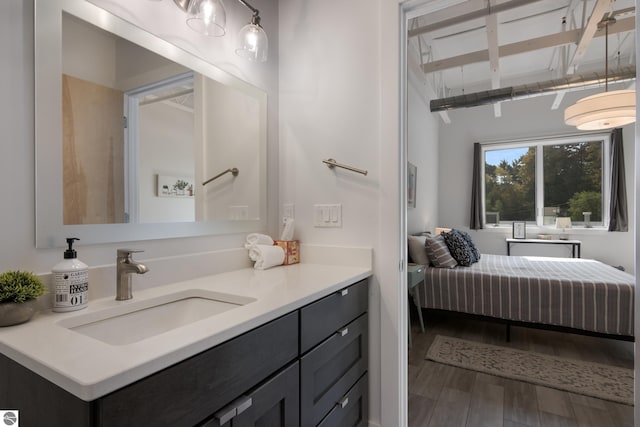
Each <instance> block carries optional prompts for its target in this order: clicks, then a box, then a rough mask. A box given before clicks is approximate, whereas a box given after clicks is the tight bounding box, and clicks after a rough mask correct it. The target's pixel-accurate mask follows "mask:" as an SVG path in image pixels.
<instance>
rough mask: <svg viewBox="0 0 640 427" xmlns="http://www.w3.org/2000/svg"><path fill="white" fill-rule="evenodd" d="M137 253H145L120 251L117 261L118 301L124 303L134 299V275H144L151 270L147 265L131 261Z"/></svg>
mask: <svg viewBox="0 0 640 427" xmlns="http://www.w3.org/2000/svg"><path fill="white" fill-rule="evenodd" d="M136 252H144V251H140V250H134V249H118V258H117V260H116V300H117V301H124V300H128V299H131V298H133V295H132V293H131V288H132V286H131V282H132V277H131V274H132V273H136V274H144V273H146V272H147V271H149V269H148V268H147V266H146V265H144V264H140V263H139V262H136V261H134V260H133V259H131V256H132V255H133V254H134V253H136Z"/></svg>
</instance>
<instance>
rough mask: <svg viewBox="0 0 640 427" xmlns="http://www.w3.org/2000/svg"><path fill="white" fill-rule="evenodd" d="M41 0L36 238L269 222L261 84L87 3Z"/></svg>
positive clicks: (144, 235)
mask: <svg viewBox="0 0 640 427" xmlns="http://www.w3.org/2000/svg"><path fill="white" fill-rule="evenodd" d="M35 5H36V85H37V87H38V90H37V91H36V163H37V177H36V202H37V203H36V222H37V227H36V244H37V246H38V247H49V246H52V245H54V244H53V242H54V241H55V242H59V241H63V242H64V238H63V237H64V236H69V235H76V236H78V237H80V238H81V239H83V236H84V239H83V241H84V242H85V243H104V242H117V241H130V240H145V239H155V238H168V237H186V236H191V235H206V234H221V233H234V232H241V231H249V230H257V229H260V227H261V226H263V225H264V224H265V223H266V209H267V208H266V144H267V141H266V132H267V129H266V127H267V124H266V123H267V118H266V108H267V100H266V93H265V92H264V91H262V90H260V89H258V88H256V87H254V86H252V85H250V84H248V83H246V82H244V81H242V80H240V79H238V78H236V77H234V76H232V75H230V74H228V73H226V72H224V71H222V70H220V69H218V68H216V67H215V66H213V65H212V64H209V63H206V62H204V61H202V60H201V59H199V58H197V57H195V56H193V55H191V54H189V53H187V52H186V51H183V50H181V49H179V48H176V47H175V46H173V45H171V44H169V43H167V42H165V41H163V40H161V39H159V38H157V37H155V36H153V35H151V34H150V33H147V32H145V31H143V30H141V29H139V28H137V27H136V26H134V25H131V24H129V23H127V22H126V21H122V20H121V19H120V18H117V17H115V16H114V15H110V14H109V13H106V12H105V11H104V10H102V9H100V8H98V7H96V6H94V5H91V4H89V3H86V2H79V1H76V0H49V1H45V0H36V3H35ZM52 29H54V30H55V29H57V30H58V31H52ZM56 52H58V55H56ZM57 106H59V107H57ZM56 107H57V108H56ZM229 169H237V171H238V173H233V174H232V173H224V174H221V173H222V172H224V171H227V170H229ZM220 174H221V176H219V177H218V178H216V179H215V180H213V181H210V182H209V183H207V184H206V185H203V183H204V182H206V181H207V180H209V179H210V178H212V177H215V176H217V175H220ZM173 224H175V225H173ZM189 224H191V225H189ZM92 226H93V227H92Z"/></svg>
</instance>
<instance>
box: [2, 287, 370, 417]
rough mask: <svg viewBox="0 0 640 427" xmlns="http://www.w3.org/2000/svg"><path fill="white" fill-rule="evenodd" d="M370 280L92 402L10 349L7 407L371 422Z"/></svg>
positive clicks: (48, 412)
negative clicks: (28, 364) (13, 355)
mask: <svg viewBox="0 0 640 427" xmlns="http://www.w3.org/2000/svg"><path fill="white" fill-rule="evenodd" d="M367 301H368V289H367V280H366V279H365V280H363V281H360V282H358V283H356V284H354V285H351V286H349V287H347V288H345V289H343V290H341V291H338V292H335V293H333V294H331V295H329V296H327V297H324V298H322V299H320V300H318V301H316V302H314V303H311V304H309V305H307V306H304V307H302V308H300V309H298V310H295V311H293V312H291V313H289V314H287V315H285V316H282V317H280V318H278V319H275V320H273V321H271V322H269V323H266V324H264V325H262V326H259V327H257V328H255V329H253V330H251V331H249V332H246V333H244V334H242V335H240V336H238V337H236V338H233V339H231V340H229V341H227V342H224V343H222V344H220V345H217V346H215V347H213V348H211V349H209V350H206V351H204V352H202V353H199V354H197V355H195V356H192V357H190V358H188V359H186V360H183V361H181V362H179V363H177V364H175V365H173V366H170V367H168V368H165V369H163V370H161V371H159V372H157V373H155V374H153V375H150V376H148V377H146V378H143V379H141V380H139V381H137V382H134V383H132V384H130V385H128V386H125V387H123V388H121V389H119V390H116V391H114V392H112V393H110V394H108V395H105V396H103V397H101V398H99V399H96V400H94V401H91V402H85V401H83V400H80V399H78V398H76V397H75V396H73V395H71V394H70V393H68V392H66V391H65V390H63V389H61V388H60V387H58V386H56V385H54V384H52V383H51V382H49V381H48V380H46V379H44V378H42V377H40V376H39V375H37V374H35V373H33V372H32V371H30V370H28V369H27V368H24V367H22V366H21V365H19V364H17V363H16V362H14V361H12V360H11V359H9V358H7V357H5V356H3V355H0V384H1V385H2V387H0V404H1V406H2V407H3V408H11V409H18V410H19V411H20V425H21V427H25V426H26V427H29V426H42V425H47V426H60V427H62V426H65V427H67V426H82V427H85V426H98V427H109V426H118V427H125V426H136V427H138V426H151V425H153V426H171V427H173V426H188V427H191V426H200V427H203V426H207V427H213V426H224V427H249V426H287V427H294V426H302V427H307V426H317V425H322V426H332V427H340V426H364V425H366V421H367V414H368V399H367V391H368V386H367V365H368V316H367Z"/></svg>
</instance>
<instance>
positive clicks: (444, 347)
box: [426, 335, 633, 405]
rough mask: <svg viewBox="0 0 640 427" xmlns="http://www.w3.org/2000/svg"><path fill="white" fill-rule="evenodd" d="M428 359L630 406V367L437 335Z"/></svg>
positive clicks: (631, 403) (631, 391) (631, 383)
mask: <svg viewBox="0 0 640 427" xmlns="http://www.w3.org/2000/svg"><path fill="white" fill-rule="evenodd" d="M426 358H427V359H429V360H433V361H435V362H439V363H444V364H447V365H452V366H457V367H460V368H465V369H470V370H473V371H479V372H484V373H487V374H491V375H496V376H499V377H505V378H511V379H515V380H519V381H524V382H528V383H532V384H538V385H543V386H545V387H550V388H556V389H559V390H564V391H569V392H571V393H577V394H583V395H587V396H592V397H597V398H599V399H605V400H610V401H613V402H618V403H624V404H626V405H633V369H626V368H618V367H615V366H608V365H602V364H600V363H591V362H584V361H581V360H574V359H567V358H563V357H557V356H550V355H546V354H541V353H534V352H531V351H523V350H516V349H512V348H508V347H500V346H495V345H490V344H484V343H479V342H474V341H467V340H463V339H459V338H452V337H446V336H442V335H437V336H436V338H435V339H434V340H433V343H432V344H431V347H429V351H428V352H427V356H426Z"/></svg>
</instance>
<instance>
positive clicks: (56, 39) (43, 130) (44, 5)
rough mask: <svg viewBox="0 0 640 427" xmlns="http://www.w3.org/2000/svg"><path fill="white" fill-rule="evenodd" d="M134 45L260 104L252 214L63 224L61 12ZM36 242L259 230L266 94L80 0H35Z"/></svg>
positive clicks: (263, 204) (262, 224)
mask: <svg viewBox="0 0 640 427" xmlns="http://www.w3.org/2000/svg"><path fill="white" fill-rule="evenodd" d="M63 12H66V13H68V14H70V15H73V16H75V17H77V18H80V19H82V20H84V21H86V22H88V23H90V24H93V25H95V26H97V27H99V28H102V29H103V30H106V31H108V32H110V33H113V34H115V35H117V36H119V37H122V38H124V39H127V40H129V41H131V42H132V43H136V44H138V45H140V46H142V47H143V48H146V49H148V50H150V51H152V52H154V53H156V54H158V55H161V56H163V57H165V58H167V59H169V60H171V61H174V62H176V63H178V64H181V65H184V66H186V67H187V68H190V69H192V70H193V71H195V72H198V73H201V74H203V75H205V76H206V77H209V78H211V79H213V80H216V81H218V82H221V83H223V84H225V85H228V86H231V87H234V88H237V89H239V90H241V91H243V92H244V93H246V94H247V95H249V96H251V97H254V98H255V99H256V100H258V102H259V103H260V107H261V112H260V129H261V132H260V135H261V140H260V141H259V145H260V150H259V151H260V152H259V153H258V156H259V164H260V168H261V169H260V171H259V177H260V189H259V191H260V200H259V214H260V218H259V219H256V220H240V221H234V220H215V221H206V222H205V221H200V222H175V223H135V224H131V223H122V224H84V225H64V224H63V220H62V210H63V206H62V204H63V200H62V90H61V88H62V13H63ZM34 32H35V34H34V41H35V47H34V48H35V57H34V73H35V91H34V92H35V175H36V176H35V183H36V188H35V193H36V233H35V234H36V247H37V248H53V247H63V246H65V238H66V237H72V236H75V237H78V238H80V239H81V242H82V244H97V243H113V242H127V241H137V240H151V239H166V238H178V237H193V236H205V235H219V234H232V233H243V232H250V231H260V230H264V229H266V225H267V170H266V169H267V94H266V93H265V92H264V91H263V90H261V89H260V88H258V87H256V86H253V85H251V84H249V83H247V82H245V81H243V80H241V79H239V78H237V77H235V76H233V75H231V74H229V73H227V72H226V71H223V70H221V69H220V68H218V67H216V66H214V65H212V64H211V63H208V62H206V61H204V60H203V59H200V58H198V57H196V56H195V55H193V54H191V53H189V52H187V51H185V50H183V49H181V48H179V47H177V46H175V45H172V44H171V43H169V42H167V41H165V40H162V39H160V38H159V37H157V36H155V35H153V34H151V33H149V32H147V31H145V30H142V29H140V28H138V27H136V26H135V25H133V24H131V23H129V22H127V21H125V20H123V19H121V18H118V17H116V16H115V15H112V14H111V13H110V12H107V11H106V10H104V9H101V8H99V7H97V6H95V5H93V4H91V3H89V2H87V1H82V0H35V11H34Z"/></svg>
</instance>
